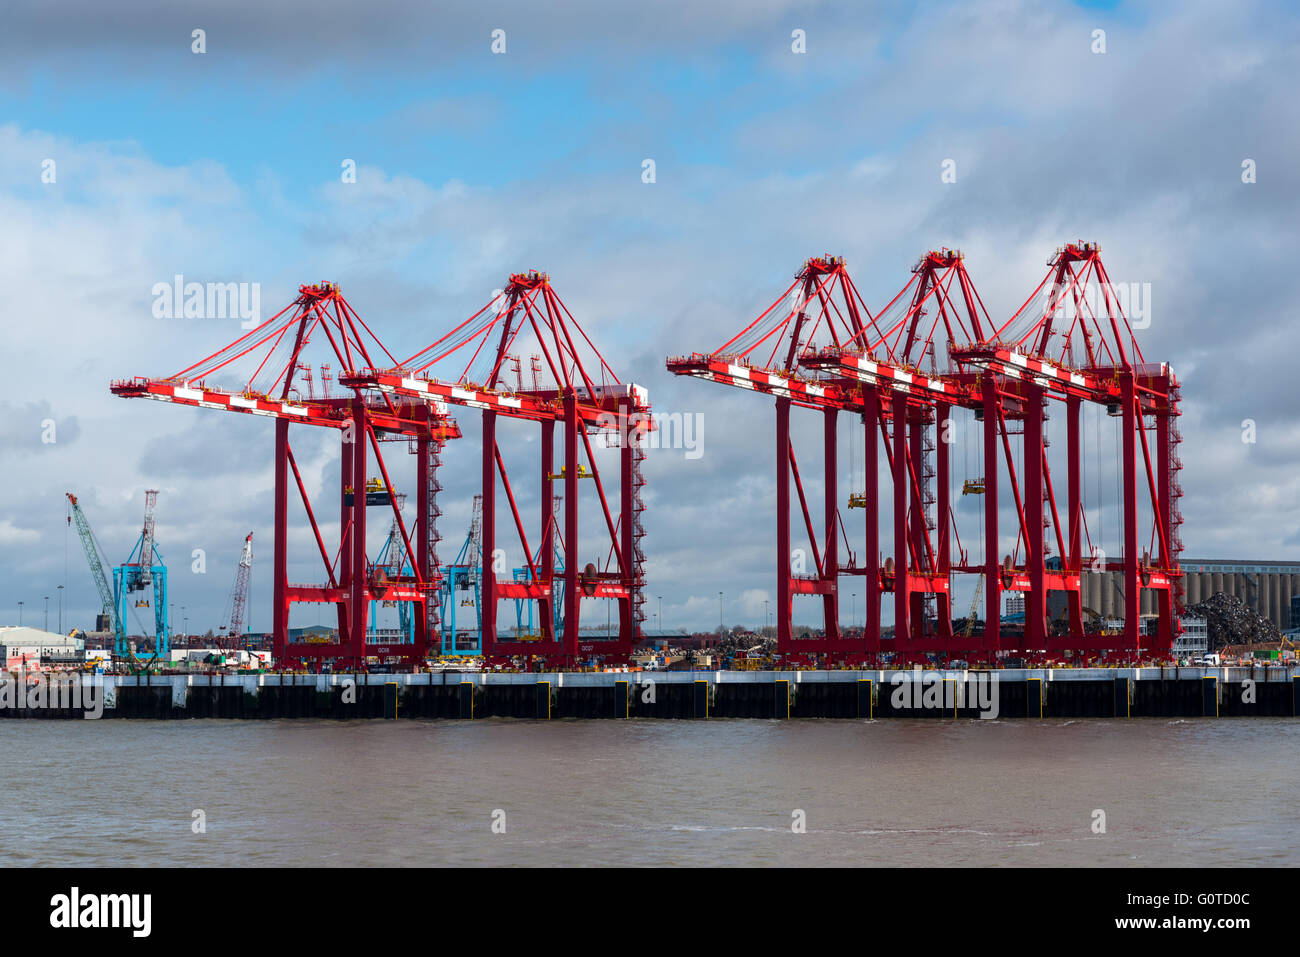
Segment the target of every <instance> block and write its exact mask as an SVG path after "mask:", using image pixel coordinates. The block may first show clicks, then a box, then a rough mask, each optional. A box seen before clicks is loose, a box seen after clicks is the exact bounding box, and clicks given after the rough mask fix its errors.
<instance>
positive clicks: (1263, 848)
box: [0, 718, 1300, 866]
mask: <svg viewBox="0 0 1300 957" xmlns="http://www.w3.org/2000/svg"><path fill="white" fill-rule="evenodd" d="M0 751H2V752H3V754H4V755H5V773H4V775H3V778H2V779H0V796H2V797H3V808H4V810H3V813H0V863H3V864H5V865H15V864H16V865H43V864H51V865H54V864H57V865H69V866H98V865H206V866H232V865H286V866H319V865H325V866H352V865H359V866H367V865H455V866H462V865H511V864H523V865H592V866H600V865H612V864H630V865H714V864H720V865H721V864H725V865H737V866H763V865H821V864H827V865H871V866H881V865H969V866H1021V865H1065V866H1071V865H1080V866H1089V865H1137V866H1143V865H1176V866H1177V865H1196V866H1205V865H1243V864H1245V865H1287V864H1290V865H1295V864H1298V863H1300V851H1297V849H1296V842H1295V841H1294V840H1293V838H1292V836H1291V835H1290V834H1289V833H1288V831H1289V827H1290V825H1289V823H1288V820H1289V816H1290V808H1291V807H1292V806H1293V803H1294V801H1295V798H1296V795H1297V794H1300V761H1298V760H1297V754H1298V752H1300V722H1296V721H1294V720H1293V719H1258V718H1251V719H1236V720H1233V719H1220V720H1198V721H1182V720H1166V719H1132V720H1127V721H1100V720H1078V721H1068V720H1050V719H1049V720H1043V721H1025V720H1015V721H979V720H974V721H937V720H930V721H923V720H893V721H880V720H878V721H815V720H800V721H793V720H791V721H724V720H711V721H650V720H632V721H551V722H536V721H508V720H498V719H487V720H476V721H427V722H426V721H416V720H410V721H408V720H402V721H397V722H385V721H355V722H333V721H213V720H202V721H117V720H113V721H81V722H64V721H22V720H8V721H0ZM199 811H201V812H202V818H201V819H202V821H203V823H204V824H205V827H206V830H205V831H204V832H203V833H195V826H194V822H195V821H196V820H199V817H197V816H196V812H199ZM796 811H802V812H803V814H802V820H803V821H804V826H805V830H804V832H803V833H798V832H796V830H795V829H794V828H793V827H792V825H794V824H796V823H797V821H798V820H799V815H797V814H796ZM1098 811H1100V812H1104V815H1105V817H1104V824H1105V833H1094V827H1095V823H1094V822H1099V821H1100V820H1101V819H1100V818H1099V817H1098V816H1097V815H1096V814H1095V812H1098ZM494 821H495V822H496V825H497V828H498V830H499V829H500V828H501V827H502V825H504V833H494V830H493V825H494Z"/></svg>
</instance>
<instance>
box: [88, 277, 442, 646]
mask: <svg viewBox="0 0 1300 957" xmlns="http://www.w3.org/2000/svg"><path fill="white" fill-rule="evenodd" d="M313 339H315V340H316V341H317V342H318V344H322V341H323V345H327V346H328V348H327V349H325V348H322V349H321V351H322V352H324V353H325V355H327V356H328V357H329V359H328V361H330V362H335V363H337V364H338V366H339V367H341V368H354V367H364V366H368V365H373V364H376V362H377V360H379V359H383V358H386V359H387V360H388V361H390V362H394V363H395V362H396V360H395V359H393V357H392V354H391V353H389V351H388V350H387V349H386V348H385V347H384V346H383V344H382V343H381V342H380V341H379V340H378V338H377V337H376V336H375V334H374V333H373V332H372V331H371V330H370V328H369V327H368V326H367V325H366V323H365V322H364V321H363V320H362V319H361V318H360V317H359V316H358V315H357V313H356V312H355V311H354V310H353V309H352V307H351V306H350V305H349V304H348V302H347V301H346V300H345V299H344V298H343V295H342V294H341V293H340V292H339V289H338V286H337V285H336V284H333V283H328V282H322V283H317V284H315V285H304V286H301V287H299V290H298V296H297V297H296V298H295V299H294V301H293V302H292V303H290V304H289V305H288V306H286V307H285V308H284V309H282V310H280V312H278V313H276V314H275V315H274V316H272V317H271V318H269V319H267V320H266V321H265V322H262V323H261V324H259V325H258V326H256V327H255V328H254V329H252V330H250V331H249V332H247V333H246V334H245V335H243V336H241V337H240V338H238V339H237V340H235V341H234V342H232V343H231V344H230V345H228V346H226V347H225V348H223V349H221V350H219V351H217V352H215V353H213V354H212V355H210V356H207V357H205V358H203V359H201V360H199V361H198V362H196V363H194V364H192V365H190V366H187V367H186V368H184V369H182V370H181V371H179V372H177V373H175V374H173V375H170V376H167V377H164V378H149V377H136V378H134V379H124V380H119V381H115V382H114V383H112V387H111V388H112V391H113V393H114V394H115V395H119V396H122V397H124V398H144V399H154V400H156V401H160V402H170V403H174V404H179V405H190V406H198V407H201V408H209V409H219V410H223V411H230V412H242V413H245V414H250V415H262V416H267V417H270V418H273V419H275V447H274V462H275V540H274V558H273V565H272V578H273V593H274V607H273V615H272V622H273V624H272V628H273V640H274V654H275V658H276V661H277V663H278V664H279V666H280V667H290V668H292V667H298V666H314V667H317V668H319V667H320V665H321V664H322V663H324V662H326V661H331V662H333V663H334V664H335V665H336V666H338V667H362V666H364V664H365V661H366V659H367V658H368V657H378V658H380V659H385V658H386V659H393V660H398V661H403V662H408V663H409V662H418V661H422V660H423V659H424V657H425V652H426V649H427V648H428V645H429V641H430V629H431V628H436V622H437V618H436V614H437V613H436V607H437V589H438V586H439V584H440V577H439V570H438V568H437V562H436V555H435V553H434V552H433V543H434V542H436V539H437V531H436V527H434V526H433V523H432V522H431V520H430V518H429V517H430V516H431V515H435V514H436V503H435V502H431V501H429V496H430V495H431V494H433V493H435V492H436V489H437V480H436V476H435V474H434V472H435V465H436V462H437V453H438V450H440V449H441V447H442V446H443V444H444V443H445V442H447V441H448V440H450V439H453V438H457V437H459V435H460V431H459V429H458V427H457V426H456V423H455V421H454V420H452V419H450V418H448V417H447V416H446V414H445V412H446V407H445V405H444V404H442V403H440V402H436V401H434V402H431V401H429V400H428V399H427V398H423V397H421V398H419V399H416V400H411V399H407V398H402V397H396V396H388V395H383V396H373V395H367V394H366V393H364V392H363V391H362V390H360V389H352V390H350V393H351V394H347V395H343V396H339V397H330V396H329V393H328V386H327V383H328V381H329V379H328V376H327V375H326V366H324V365H322V366H321V367H320V368H321V371H322V390H321V393H322V394H321V395H316V394H314V389H312V388H311V387H310V386H307V385H306V382H305V381H304V388H299V386H298V381H297V380H296V379H295V375H296V374H297V373H299V372H301V371H302V366H303V365H305V364H306V363H305V360H306V357H307V356H308V355H309V353H308V351H307V350H308V347H309V346H310V344H311V342H312V341H313ZM304 392H305V393H306V394H304ZM291 425H310V426H316V427H321V428H329V429H334V430H335V431H336V432H338V434H339V437H340V440H341V442H340V444H341V447H342V454H343V467H342V475H341V481H340V486H341V487H340V488H339V490H338V493H337V502H338V507H339V519H340V532H339V543H338V547H337V549H336V550H335V551H334V552H333V553H331V551H330V550H329V549H328V548H327V546H326V544H325V537H324V535H323V534H322V531H321V528H320V525H319V524H318V522H317V520H316V513H315V511H314V510H313V508H312V504H311V501H310V499H309V497H308V494H307V489H306V486H305V484H304V482H303V477H302V474H301V472H300V470H299V468H298V463H297V461H296V460H295V458H294V454H293V449H292V447H291V446H290V444H289V432H290V426H291ZM385 440H395V441H407V442H411V443H413V444H414V451H415V452H416V460H417V461H416V472H417V482H418V496H419V517H418V518H417V521H416V524H415V526H413V527H411V528H408V527H407V523H406V521H405V519H404V518H403V516H402V514H401V511H400V509H399V507H398V505H397V499H396V496H395V495H394V488H393V483H392V480H391V475H390V472H389V469H388V466H387V464H386V462H385V458H384V455H383V452H382V450H381V447H380V443H381V442H382V441H385ZM367 447H369V449H370V450H371V451H372V452H373V454H374V462H375V466H376V468H377V469H378V472H379V477H378V478H377V479H367ZM290 476H292V480H291V479H290ZM290 481H292V482H293V484H294V485H295V486H296V487H297V490H298V493H299V496H300V497H301V500H302V504H303V508H304V510H305V512H306V516H307V520H308V523H309V524H310V526H311V530H312V533H313V537H314V539H315V542H316V546H317V548H318V550H319V553H320V558H321V562H322V564H323V566H324V573H325V575H326V577H327V581H326V582H325V583H322V584H298V583H291V582H290V581H289V579H288V513H289V487H290ZM382 506H388V507H391V509H392V511H393V514H394V517H395V520H396V522H397V525H398V527H399V529H400V530H401V539H402V548H403V550H404V555H405V559H406V561H405V562H404V564H407V565H409V567H410V569H411V574H410V575H409V576H401V577H399V578H397V579H396V580H394V579H393V578H392V576H390V575H389V574H388V573H387V570H386V569H385V568H383V567H378V568H377V567H375V566H374V565H373V564H372V563H371V562H370V561H369V560H368V558H367V555H366V510H367V508H368V507H382ZM378 600H392V601H408V602H411V603H413V604H414V605H416V606H417V612H418V614H417V619H416V621H417V627H416V633H415V640H414V642H413V643H410V642H399V643H393V642H390V641H388V640H387V639H385V640H384V641H383V642H382V643H374V642H368V641H367V634H366V628H367V621H368V611H369V604H370V602H371V601H378ZM294 602H314V603H325V604H332V605H334V606H335V608H336V611H337V623H338V627H337V630H336V631H335V632H334V633H333V634H331V635H330V636H328V638H327V639H326V640H324V641H318V642H305V641H303V642H292V643H291V642H290V641H289V612H290V606H291V604H292V603H294Z"/></svg>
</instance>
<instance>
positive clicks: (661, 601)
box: [656, 595, 664, 631]
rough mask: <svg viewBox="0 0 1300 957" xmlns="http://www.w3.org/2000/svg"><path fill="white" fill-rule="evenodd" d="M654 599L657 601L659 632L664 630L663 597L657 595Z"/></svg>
mask: <svg viewBox="0 0 1300 957" xmlns="http://www.w3.org/2000/svg"><path fill="white" fill-rule="evenodd" d="M656 597H657V598H658V599H659V630H660V631H663V630H664V596H663V595H657V596H656Z"/></svg>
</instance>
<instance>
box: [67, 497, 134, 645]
mask: <svg viewBox="0 0 1300 957" xmlns="http://www.w3.org/2000/svg"><path fill="white" fill-rule="evenodd" d="M66 494H67V496H68V502H69V503H71V505H72V515H71V516H70V518H69V521H72V520H75V521H76V523H77V536H78V537H79V538H80V539H81V547H82V548H83V549H84V550H85V552H86V563H87V564H88V565H89V566H90V577H91V578H93V579H94V580H95V587H96V588H97V589H99V602H100V604H101V605H103V607H104V612H103V613H104V615H105V616H107V617H108V620H109V621H110V622H111V623H112V626H113V633H114V634H117V633H118V632H119V631H121V628H120V627H119V625H118V620H117V603H116V602H115V601H113V591H112V589H110V588H109V587H108V576H106V575H105V574H104V563H103V562H102V561H100V558H99V548H98V546H97V545H96V544H95V536H94V534H93V533H92V532H91V531H90V523H89V522H87V521H86V516H85V515H84V514H83V513H82V511H81V506H80V505H78V504H77V496H75V495H73V494H72V493H71V492H68V493H66Z"/></svg>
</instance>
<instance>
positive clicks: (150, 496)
mask: <svg viewBox="0 0 1300 957" xmlns="http://www.w3.org/2000/svg"><path fill="white" fill-rule="evenodd" d="M157 504H158V490H157V489H156V488H151V489H148V490H147V491H146V492H145V493H144V529H143V530H142V531H141V532H140V586H141V587H142V588H143V587H144V586H146V585H152V584H153V530H154V521H153V513H154V508H155V507H156V506H157Z"/></svg>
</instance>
